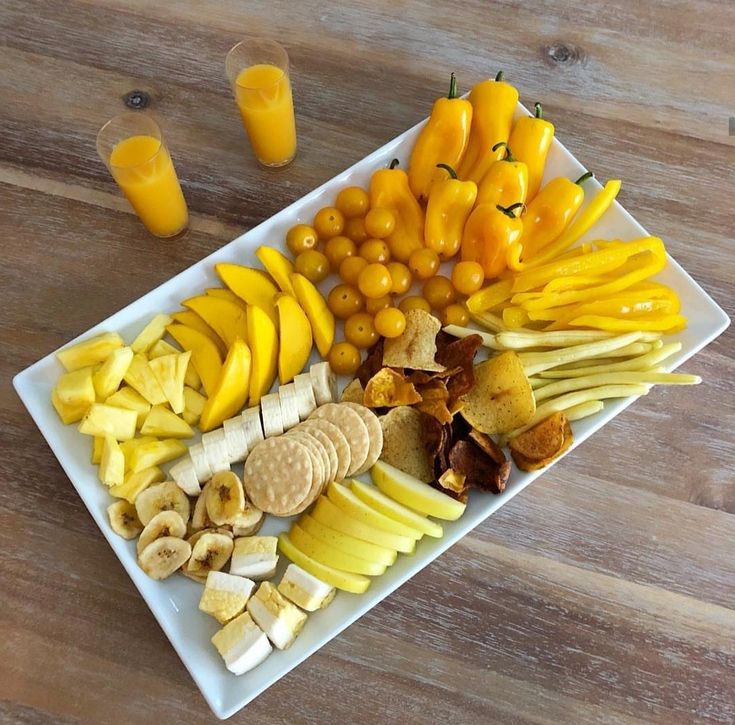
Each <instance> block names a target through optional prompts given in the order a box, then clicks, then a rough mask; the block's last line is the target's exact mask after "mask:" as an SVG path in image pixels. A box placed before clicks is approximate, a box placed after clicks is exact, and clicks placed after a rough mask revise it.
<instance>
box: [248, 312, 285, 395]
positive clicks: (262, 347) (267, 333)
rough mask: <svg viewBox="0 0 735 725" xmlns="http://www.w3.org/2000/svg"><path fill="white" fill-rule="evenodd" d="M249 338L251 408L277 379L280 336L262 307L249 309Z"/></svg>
mask: <svg viewBox="0 0 735 725" xmlns="http://www.w3.org/2000/svg"><path fill="white" fill-rule="evenodd" d="M247 317H248V338H249V339H250V342H251V345H250V351H251V353H252V362H253V368H252V372H251V375H250V398H249V401H248V405H249V406H251V407H252V406H253V405H258V403H260V399H261V398H262V397H263V396H264V395H265V394H266V393H267V392H268V391H269V390H270V388H271V385H273V381H274V380H275V379H276V367H277V363H278V334H277V332H276V326H275V325H274V324H273V321H272V320H271V318H270V317H269V316H268V314H267V313H266V312H265V311H264V310H262V309H261V308H260V307H256V306H255V305H250V306H249V307H248V315H247Z"/></svg>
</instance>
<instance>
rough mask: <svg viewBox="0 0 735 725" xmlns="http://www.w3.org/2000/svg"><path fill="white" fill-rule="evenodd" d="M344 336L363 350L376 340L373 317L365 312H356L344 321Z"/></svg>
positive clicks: (376, 334)
mask: <svg viewBox="0 0 735 725" xmlns="http://www.w3.org/2000/svg"><path fill="white" fill-rule="evenodd" d="M345 337H346V338H347V341H348V342H351V343H352V344H353V345H354V346H355V347H358V348H360V349H361V350H364V349H365V348H368V347H372V346H373V345H374V344H375V343H376V342H377V341H378V333H377V331H376V330H375V325H374V324H373V318H372V317H371V316H370V315H368V313H367V312H358V313H357V314H354V315H352V317H349V318H348V319H347V321H346V322H345Z"/></svg>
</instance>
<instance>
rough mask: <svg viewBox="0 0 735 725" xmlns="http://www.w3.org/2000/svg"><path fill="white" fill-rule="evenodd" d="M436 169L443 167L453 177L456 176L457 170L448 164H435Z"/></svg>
mask: <svg viewBox="0 0 735 725" xmlns="http://www.w3.org/2000/svg"><path fill="white" fill-rule="evenodd" d="M436 168H437V169H444V170H445V171H446V172H447V173H448V174H449V175H450V176H451V177H452V178H453V179H456V178H457V172H456V171H455V170H454V169H453V168H452V167H451V166H450V165H449V164H437V165H436Z"/></svg>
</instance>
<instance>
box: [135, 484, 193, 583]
mask: <svg viewBox="0 0 735 725" xmlns="http://www.w3.org/2000/svg"><path fill="white" fill-rule="evenodd" d="M174 485H175V484H174ZM190 556H191V545H190V544H189V543H188V542H186V541H184V540H183V539H177V538H176V537H175V536H163V537H162V538H160V539H156V540H155V541H153V542H151V543H150V544H148V546H146V547H145V549H143V551H141V552H140V555H139V556H138V564H139V565H140V568H141V569H142V570H143V571H144V572H145V573H146V574H148V576H149V577H150V578H151V579H166V578H167V577H169V576H171V574H173V573H174V572H175V571H176V570H177V569H178V568H179V567H181V566H182V565H183V564H185V563H186V561H187V560H188V558H189V557H190Z"/></svg>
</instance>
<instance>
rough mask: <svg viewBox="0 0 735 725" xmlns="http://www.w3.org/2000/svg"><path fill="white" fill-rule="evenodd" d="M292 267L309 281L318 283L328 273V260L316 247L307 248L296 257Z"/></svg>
mask: <svg viewBox="0 0 735 725" xmlns="http://www.w3.org/2000/svg"><path fill="white" fill-rule="evenodd" d="M294 268H295V269H296V271H297V272H298V273H299V274H303V275H304V277H306V279H308V280H309V281H310V282H314V284H319V282H321V281H322V280H324V279H326V277H327V275H328V274H329V260H328V259H327V258H326V256H325V255H323V254H322V253H321V252H317V251H316V249H307V250H306V251H305V252H301V254H299V256H298V257H296V261H295V262H294Z"/></svg>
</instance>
